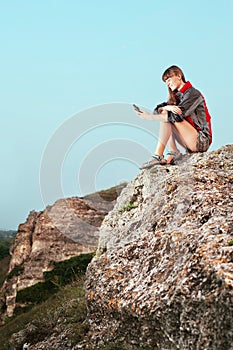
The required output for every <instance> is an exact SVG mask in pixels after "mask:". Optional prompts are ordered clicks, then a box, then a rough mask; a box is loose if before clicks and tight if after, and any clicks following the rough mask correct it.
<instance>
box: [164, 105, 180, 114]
mask: <svg viewBox="0 0 233 350" xmlns="http://www.w3.org/2000/svg"><path fill="white" fill-rule="evenodd" d="M162 108H163V110H165V111H171V112H172V113H175V114H182V110H181V108H180V107H178V106H175V105H168V106H164V107H162Z"/></svg>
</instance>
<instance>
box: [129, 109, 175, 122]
mask: <svg viewBox="0 0 233 350" xmlns="http://www.w3.org/2000/svg"><path fill="white" fill-rule="evenodd" d="M135 113H136V114H137V115H138V116H139V117H140V118H142V119H144V120H158V121H163V122H167V114H168V113H167V111H166V110H164V111H162V113H159V114H152V113H150V112H147V111H141V112H138V111H135Z"/></svg>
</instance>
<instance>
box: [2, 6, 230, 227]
mask: <svg viewBox="0 0 233 350" xmlns="http://www.w3.org/2000/svg"><path fill="white" fill-rule="evenodd" d="M232 36H233V2H232V0H221V1H220V0H213V1H207V0H196V1H184V0H180V1H173V0H164V1H159V0H157V1H156V0H153V1H152V0H145V1H141V0H140V1H139V0H134V1H132V0H124V1H123V0H118V1H109V0H108V1H107V0H99V1H94V0H86V1H81V0H68V1H65V0H41V1H31V0H30V1H29V0H20V1H19V0H15V1H13V0H9V1H1V2H0V43H1V55H0V62H1V66H0V67H1V104H0V108H1V150H0V152H1V175H0V186H1V207H0V210H1V217H0V228H1V229H15V228H17V226H18V224H19V223H21V222H24V221H25V219H26V217H27V215H28V213H29V211H30V210H42V209H44V206H45V205H47V204H52V203H46V200H44V199H43V198H42V196H41V193H40V192H41V184H40V172H41V167H43V164H44V163H43V162H44V158H45V154H48V152H49V151H48V144H49V142H50V141H51V140H52V142H54V143H56V142H57V141H56V140H55V139H54V135H56V132H57V130H62V131H63V134H62V133H61V138H60V140H61V143H62V142H63V141H64V135H65V136H67V138H68V139H69V137H71V134H70V131H69V132H68V131H67V130H65V127H66V125H68V124H69V121H70V118H71V119H72V116H73V117H74V116H75V115H76V116H77V118H79V119H78V120H79V123H80V130H81V129H82V132H83V133H84V134H85V131H86V134H85V135H86V136H85V137H86V138H85V137H84V136H82V137H81V138H80V139H77V136H74V138H73V139H72V137H71V138H70V145H69V146H70V148H69V149H68V150H67V149H66V150H65V152H66V155H65V157H64V159H63V163H62V169H60V170H59V171H60V174H59V176H60V177H61V182H62V188H63V192H62V193H63V195H64V196H67V197H68V196H75V195H83V194H85V193H88V192H91V191H92V190H93V189H94V190H95V189H100V188H107V187H110V186H113V185H115V184H117V183H119V182H121V181H124V180H130V179H132V178H133V177H135V176H136V174H137V173H138V170H137V164H136V163H137V159H133V156H132V159H130V157H131V156H130V153H128V154H127V156H126V157H125V159H124V152H123V149H122V150H120V153H119V154H118V153H117V152H116V150H117V149H120V146H119V144H122V145H124V149H125V150H126V149H130V147H131V146H132V148H133V149H135V150H136V153H140V150H139V149H138V150H137V147H139V148H140V147H141V148H143V145H145V147H146V148H147V149H149V151H151V153H152V152H153V147H154V140H153V137H152V136H151V135H149V131H148V132H147V131H143V124H138V127H137V126H136V124H134V123H136V122H135V118H136V116H135V115H134V114H133V112H131V110H130V108H129V104H131V103H132V102H134V103H137V104H139V105H142V106H146V107H147V108H148V109H152V108H153V107H154V105H155V104H157V103H158V102H161V101H164V100H166V97H167V96H166V95H167V91H166V86H165V85H164V83H163V82H162V81H161V74H162V72H163V71H164V70H165V69H166V68H167V67H168V66H170V65H172V64H177V65H179V66H180V67H181V68H182V69H183V71H184V73H185V75H186V78H187V79H188V80H190V81H191V82H192V83H193V85H194V86H195V87H196V88H198V89H199V90H201V91H202V93H203V94H204V95H205V97H206V101H207V105H208V107H209V110H210V113H211V115H212V123H213V129H214V142H213V145H212V147H211V149H216V148H219V147H220V146H221V145H224V144H229V143H232V125H233V114H232V111H231V101H232V84H233V73H232V57H233V40H232ZM115 103H118V104H119V107H120V109H119V110H118V107H117V105H115ZM109 104H110V106H109ZM99 105H105V106H108V108H107V110H106V108H104V111H103V114H104V118H103V119H104V120H105V117H106V114H107V115H108V116H109V124H108V122H106V120H105V124H104V125H103V123H102V122H103V120H102V115H103V114H101V116H100V117H98V111H97V112H96V109H95V106H99ZM111 106H112V109H111ZM93 108H94V109H93ZM90 109H91V110H92V112H93V128H94V129H93V130H92V125H91V124H88V117H87V115H85V113H84V111H86V110H90ZM97 109H98V108H97ZM80 111H82V112H81V113H79V112H80ZM122 114H125V116H124V118H125V122H126V123H127V124H124V121H123V119H122ZM89 115H90V113H89ZM119 115H120V117H119ZM118 118H119V119H118ZM98 120H99V121H100V128H98ZM114 122H115V124H114ZM143 123H147V122H145V121H143ZM69 127H70V128H71V129H72V128H73V127H72V125H70V126H69ZM153 127H154V126H153V125H152V124H150V122H149V124H146V125H145V128H147V130H148V129H149V128H151V131H152V132H153ZM59 128H60V129H59ZM75 137H76V138H75ZM71 139H72V140H71ZM121 140H122V143H121V142H119V144H117V142H118V141H121ZM114 142H115V143H114ZM124 142H126V144H124ZM127 142H128V144H127ZM68 143H69V140H68ZM128 145H129V147H128ZM118 146H119V147H118ZM134 146H135V147H134ZM107 151H108V152H107ZM111 151H112V155H111ZM46 152H47V153H46ZM59 152H60V150H59V149H57V151H56V150H55V151H54V157H55V158H56V156H57V155H58V154H59ZM61 152H64V149H62V151H61ZM105 152H106V157H105V158H101V156H100V155H102V154H103V153H105ZM80 154H81V155H82V156H80ZM49 156H50V157H51V154H49ZM93 160H95V162H94V161H93ZM98 160H99V163H98ZM85 161H86V164H85ZM88 162H89V163H88ZM93 163H95V168H94V170H93V168H91V166H92V165H93ZM88 164H89V165H88ZM51 167H53V159H51ZM47 169H48V167H47ZM47 171H48V178H49V175H50V174H52V175H51V177H52V176H54V174H53V169H50V170H49V169H48V170H47ZM90 173H91V174H92V176H91V177H90V178H88V175H90ZM61 174H62V175H61ZM57 176H58V175H57ZM78 178H79V180H80V179H81V180H80V181H81V182H82V184H81V187H82V188H81V189H80V184H79V180H78ZM85 179H86V183H85ZM93 179H94V181H95V184H94V185H93ZM43 181H45V180H44V179H43ZM49 181H53V179H52V178H51V179H50V180H49ZM47 185H48V187H51V188H52V185H50V184H47ZM47 185H44V183H43V184H42V186H45V187H46V186H47ZM42 192H43V191H42ZM49 198H50V197H49ZM51 198H52V199H53V200H56V193H55V192H54V194H53V197H51ZM48 201H49V199H48Z"/></svg>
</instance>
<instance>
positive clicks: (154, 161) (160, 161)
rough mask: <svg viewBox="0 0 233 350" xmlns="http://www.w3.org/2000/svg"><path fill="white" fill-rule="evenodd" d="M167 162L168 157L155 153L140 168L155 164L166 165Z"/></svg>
mask: <svg viewBox="0 0 233 350" xmlns="http://www.w3.org/2000/svg"><path fill="white" fill-rule="evenodd" d="M165 164H167V161H166V159H164V156H157V155H153V156H152V157H151V159H150V160H148V161H147V162H146V163H144V164H142V165H141V166H140V168H139V169H141V170H144V169H150V168H152V167H153V166H154V165H165Z"/></svg>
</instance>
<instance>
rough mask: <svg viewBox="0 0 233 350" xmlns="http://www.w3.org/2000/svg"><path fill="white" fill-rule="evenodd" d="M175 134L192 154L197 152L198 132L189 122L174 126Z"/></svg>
mask: <svg viewBox="0 0 233 350" xmlns="http://www.w3.org/2000/svg"><path fill="white" fill-rule="evenodd" d="M173 126H174V128H175V132H176V133H177V134H178V137H179V139H180V140H181V142H182V145H184V147H186V148H188V149H190V150H191V151H192V152H196V151H197V137H198V132H197V130H196V129H195V128H194V127H193V126H192V125H191V124H190V123H189V122H187V120H183V121H182V122H177V123H174V124H173Z"/></svg>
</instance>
